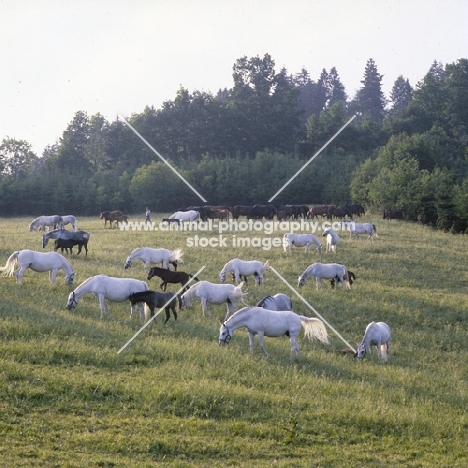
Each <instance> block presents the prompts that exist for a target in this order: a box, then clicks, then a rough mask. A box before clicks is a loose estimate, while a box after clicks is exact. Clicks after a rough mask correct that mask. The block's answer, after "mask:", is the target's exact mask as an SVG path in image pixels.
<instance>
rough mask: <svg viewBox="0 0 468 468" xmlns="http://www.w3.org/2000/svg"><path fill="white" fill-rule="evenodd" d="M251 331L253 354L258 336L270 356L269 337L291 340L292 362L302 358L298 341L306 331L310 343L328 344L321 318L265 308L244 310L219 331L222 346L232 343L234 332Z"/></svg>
mask: <svg viewBox="0 0 468 468" xmlns="http://www.w3.org/2000/svg"><path fill="white" fill-rule="evenodd" d="M238 328H247V331H248V332H249V345H250V352H252V351H253V348H254V337H255V335H258V340H259V342H260V347H261V348H262V350H263V352H264V353H265V354H266V355H267V356H268V352H267V350H266V349H265V346H264V344H263V338H264V337H265V336H288V337H289V340H290V343H291V354H290V359H292V358H293V357H294V354H296V355H297V357H298V358H299V357H300V349H299V345H298V344H297V341H296V338H297V336H298V335H299V332H300V331H301V328H304V333H305V336H306V337H307V338H308V339H309V340H312V339H318V340H320V341H321V342H322V343H326V344H328V343H329V341H328V334H327V329H326V328H325V325H324V324H323V322H322V321H321V320H319V319H317V318H309V317H304V316H302V315H297V314H295V313H294V312H292V311H273V310H267V309H263V308H262V307H244V308H243V309H240V310H239V311H237V312H236V313H235V314H234V315H233V316H232V317H230V318H229V319H228V320H226V321H225V322H224V323H223V324H222V325H221V327H220V329H219V339H218V342H219V344H220V345H221V344H227V343H229V341H230V339H231V338H232V335H233V333H234V330H236V329H238Z"/></svg>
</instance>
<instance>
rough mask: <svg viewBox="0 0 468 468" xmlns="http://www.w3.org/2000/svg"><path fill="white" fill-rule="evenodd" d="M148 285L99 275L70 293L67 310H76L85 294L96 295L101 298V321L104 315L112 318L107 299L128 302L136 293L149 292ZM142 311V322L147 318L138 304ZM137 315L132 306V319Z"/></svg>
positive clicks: (137, 281)
mask: <svg viewBox="0 0 468 468" xmlns="http://www.w3.org/2000/svg"><path fill="white" fill-rule="evenodd" d="M148 289H149V288H148V285H147V284H146V283H145V282H144V281H140V280H137V279H133V278H113V277H112V276H106V275H97V276H91V278H88V279H87V280H85V281H84V282H83V283H81V284H80V285H79V286H78V287H77V288H76V289H75V290H74V291H72V292H71V293H70V295H69V296H68V301H67V306H66V307H67V309H74V308H75V307H76V306H77V305H78V300H79V299H80V297H81V296H83V295H84V294H94V295H95V296H96V297H98V298H99V308H100V310H101V319H103V318H104V314H107V316H108V317H110V313H109V309H108V307H107V304H106V299H109V300H110V301H115V302H123V301H127V300H128V298H129V297H130V295H131V294H133V293H134V292H140V291H148ZM138 307H139V309H140V320H141V321H143V320H144V318H145V315H144V310H143V306H142V304H141V303H140V304H138ZM134 313H135V307H134V305H133V304H132V306H131V308H130V318H132V317H133V315H134Z"/></svg>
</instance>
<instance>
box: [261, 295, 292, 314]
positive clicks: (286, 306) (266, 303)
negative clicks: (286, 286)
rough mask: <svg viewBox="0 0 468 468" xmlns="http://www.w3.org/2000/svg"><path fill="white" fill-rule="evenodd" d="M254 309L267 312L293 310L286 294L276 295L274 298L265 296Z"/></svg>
mask: <svg viewBox="0 0 468 468" xmlns="http://www.w3.org/2000/svg"><path fill="white" fill-rule="evenodd" d="M256 307H263V308H264V309H268V310H293V306H292V301H291V299H290V298H289V297H288V296H286V294H282V293H278V294H275V295H274V296H270V295H268V296H265V297H264V298H263V299H262V300H261V301H260V302H258V304H257V305H256Z"/></svg>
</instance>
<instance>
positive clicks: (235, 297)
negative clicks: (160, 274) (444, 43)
mask: <svg viewBox="0 0 468 468" xmlns="http://www.w3.org/2000/svg"><path fill="white" fill-rule="evenodd" d="M242 286H243V283H241V284H239V285H238V286H234V285H232V284H215V283H210V282H209V281H200V282H199V283H197V284H195V285H193V286H192V287H191V288H190V289H189V290H188V291H186V292H184V294H182V296H181V298H180V307H181V309H183V308H185V307H188V306H189V305H190V303H191V302H192V300H193V299H194V298H195V297H196V298H198V299H200V301H201V304H202V312H203V315H205V312H207V313H208V315H209V316H210V317H211V311H210V309H209V308H208V303H211V304H224V303H226V304H227V313H226V318H228V317H229V314H230V313H231V312H232V311H236V310H237V303H238V302H239V301H241V302H243V300H244V295H245V293H244V292H243V291H242Z"/></svg>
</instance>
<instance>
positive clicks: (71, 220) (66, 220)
mask: <svg viewBox="0 0 468 468" xmlns="http://www.w3.org/2000/svg"><path fill="white" fill-rule="evenodd" d="M67 224H71V226H72V228H73V230H74V231H76V217H75V216H73V215H66V216H62V223H61V225H60V228H62V229H63V227H64V226H66V225H67Z"/></svg>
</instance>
